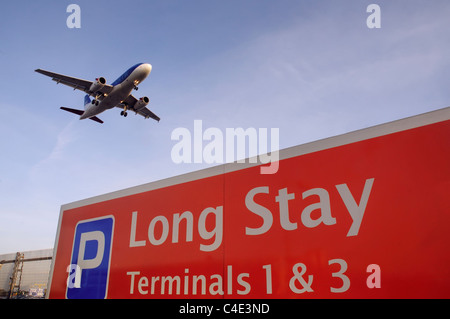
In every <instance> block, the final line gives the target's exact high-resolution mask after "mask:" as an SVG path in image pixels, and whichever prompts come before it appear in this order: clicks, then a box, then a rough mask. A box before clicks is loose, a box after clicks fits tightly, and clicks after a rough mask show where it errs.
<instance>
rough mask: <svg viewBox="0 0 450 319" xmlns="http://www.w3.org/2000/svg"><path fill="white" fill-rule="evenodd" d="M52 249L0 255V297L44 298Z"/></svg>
mask: <svg viewBox="0 0 450 319" xmlns="http://www.w3.org/2000/svg"><path fill="white" fill-rule="evenodd" d="M52 258H53V249H43V250H34V251H25V252H16V253H11V254H4V255H0V299H16V298H44V297H45V292H46V290H47V282H48V276H49V272H50V266H51V263H52Z"/></svg>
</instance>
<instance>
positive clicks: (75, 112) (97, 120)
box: [60, 106, 103, 124]
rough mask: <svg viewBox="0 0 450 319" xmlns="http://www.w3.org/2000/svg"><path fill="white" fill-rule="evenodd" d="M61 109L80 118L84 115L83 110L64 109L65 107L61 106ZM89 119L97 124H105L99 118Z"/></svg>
mask: <svg viewBox="0 0 450 319" xmlns="http://www.w3.org/2000/svg"><path fill="white" fill-rule="evenodd" d="M60 109H61V110H64V111H67V112H70V113H74V114H77V115H80V116H81V115H82V114H83V113H84V111H82V110H76V109H70V108H68V107H64V106H61V107H60ZM89 119H90V120H93V121H95V122H98V123H102V124H103V121H102V120H100V119H99V118H98V117H97V116H93V117H90V118H89Z"/></svg>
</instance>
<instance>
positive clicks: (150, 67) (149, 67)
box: [142, 63, 152, 75]
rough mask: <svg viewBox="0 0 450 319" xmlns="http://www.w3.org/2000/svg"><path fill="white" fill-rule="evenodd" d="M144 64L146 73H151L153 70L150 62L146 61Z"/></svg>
mask: <svg viewBox="0 0 450 319" xmlns="http://www.w3.org/2000/svg"><path fill="white" fill-rule="evenodd" d="M142 66H143V69H144V70H145V73H147V75H149V74H150V72H152V65H151V64H150V63H145V64H143V65H142Z"/></svg>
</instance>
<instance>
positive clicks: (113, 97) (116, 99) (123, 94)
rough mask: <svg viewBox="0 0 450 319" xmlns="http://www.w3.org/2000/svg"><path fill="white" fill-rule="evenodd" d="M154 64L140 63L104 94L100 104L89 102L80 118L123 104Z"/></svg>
mask: <svg viewBox="0 0 450 319" xmlns="http://www.w3.org/2000/svg"><path fill="white" fill-rule="evenodd" d="M151 70H152V66H151V65H150V64H148V63H144V64H141V65H139V66H138V67H137V68H136V69H134V70H133V72H131V74H130V75H129V76H127V77H126V78H125V79H124V80H123V81H122V82H121V83H118V84H116V85H114V88H113V90H112V91H111V93H110V94H108V95H107V96H104V97H103V99H102V100H101V101H99V103H98V105H96V104H89V105H88V106H87V108H86V110H85V111H84V113H83V114H82V115H81V116H80V120H82V119H87V118H90V117H92V116H96V115H98V114H100V113H102V112H103V111H106V110H109V109H112V108H113V107H115V106H117V105H119V104H121V103H122V102H123V101H124V100H125V99H126V98H127V97H128V96H129V95H130V94H131V91H133V88H135V87H136V86H137V85H138V84H139V83H141V82H142V81H143V80H145V78H147V76H148V75H149V74H150V72H151Z"/></svg>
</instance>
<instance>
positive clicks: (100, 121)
mask: <svg viewBox="0 0 450 319" xmlns="http://www.w3.org/2000/svg"><path fill="white" fill-rule="evenodd" d="M89 119H90V120H93V121H95V122H98V123H101V124H103V121H102V120H100V119H99V118H98V117H97V116H93V117H90V118H89Z"/></svg>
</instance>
